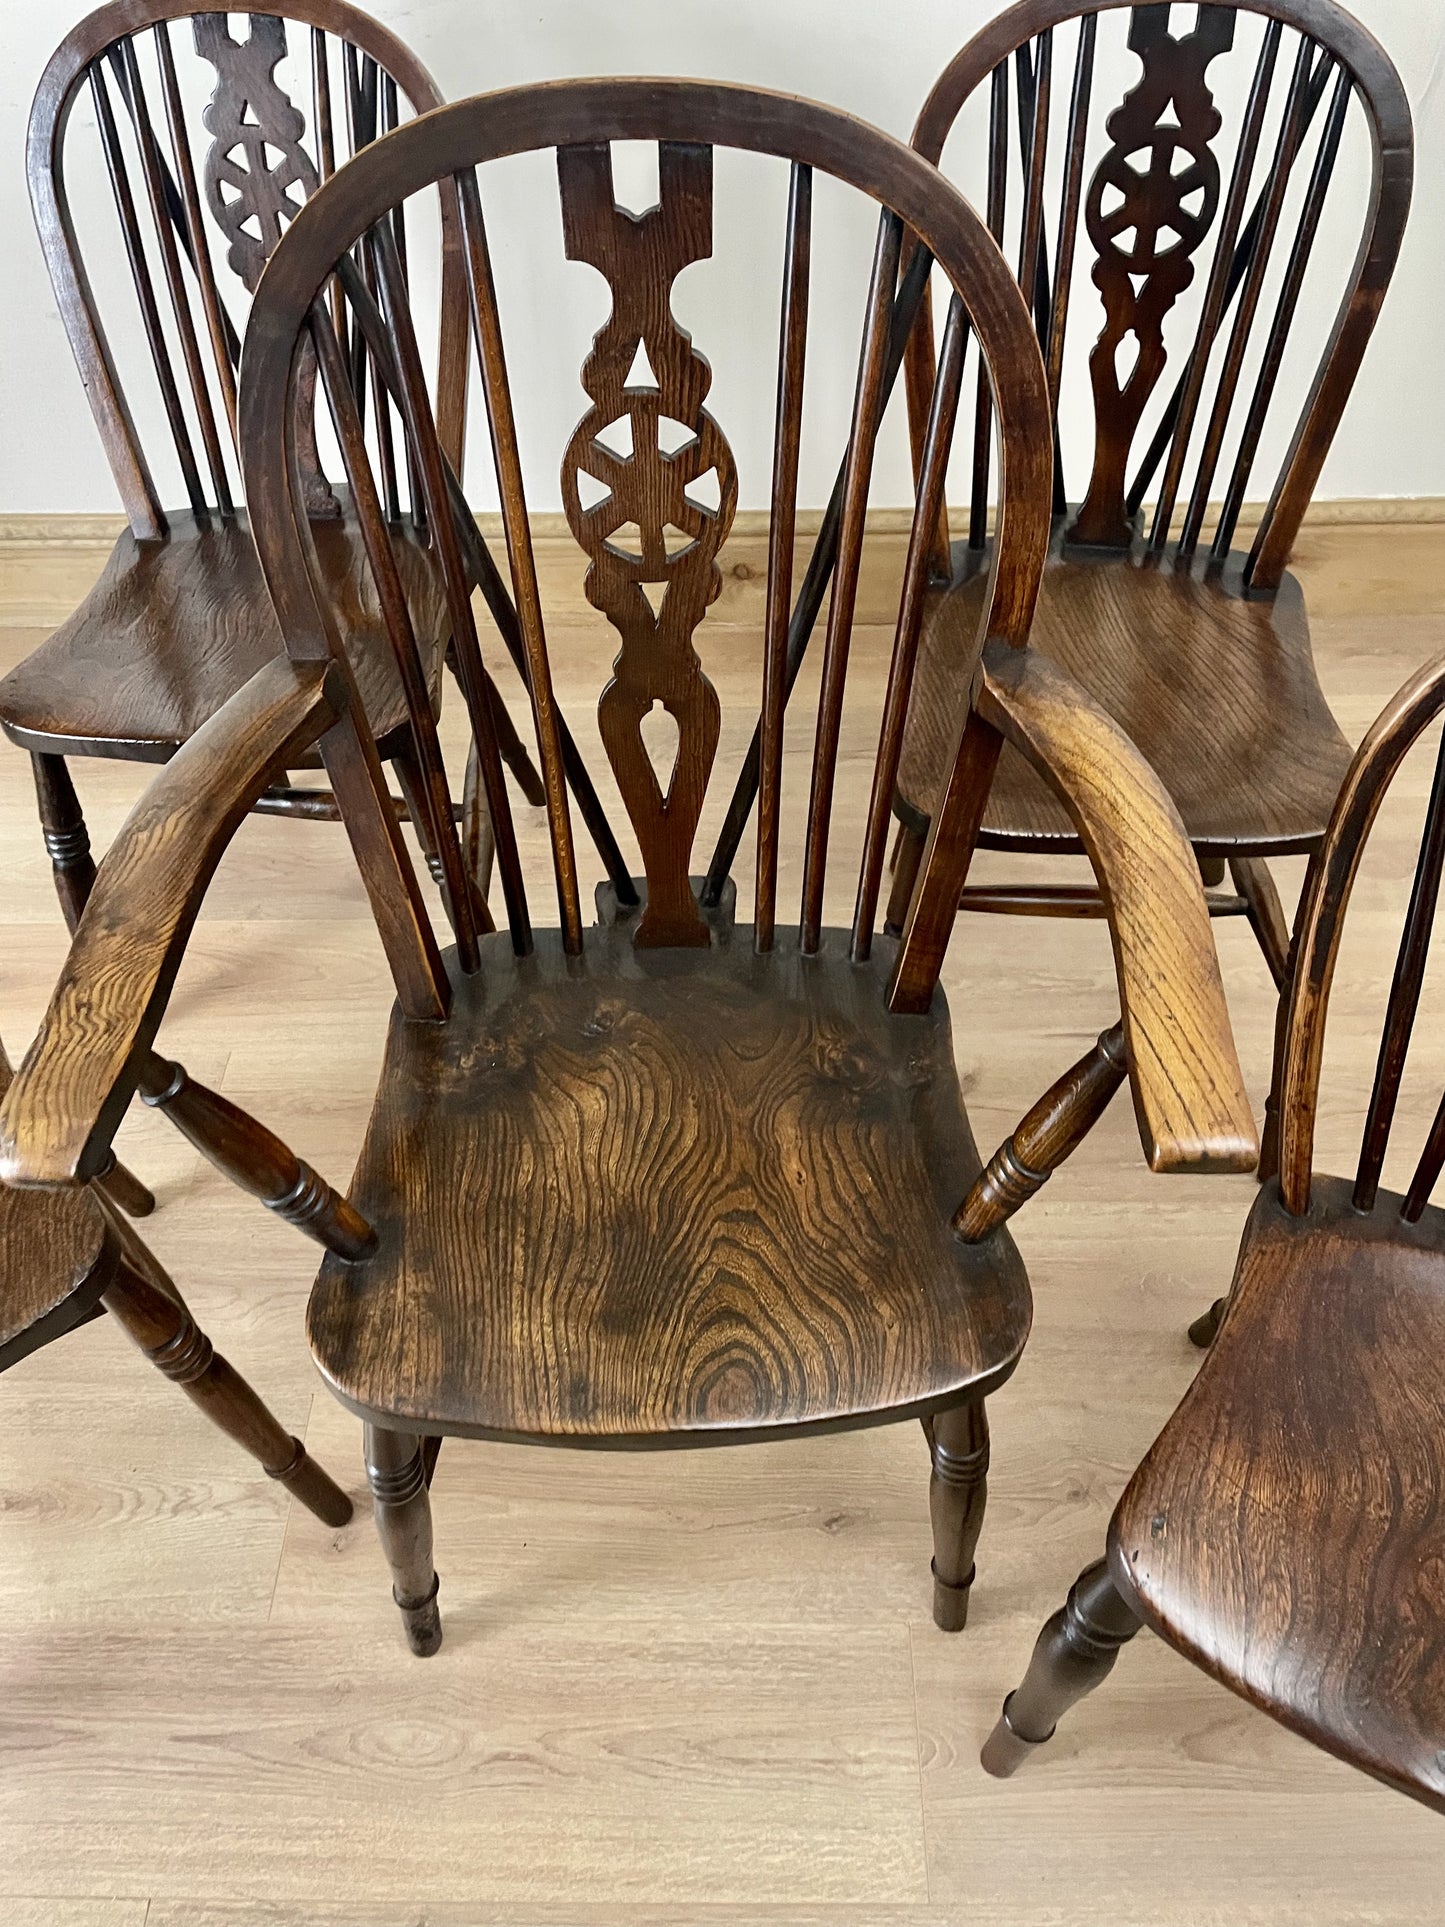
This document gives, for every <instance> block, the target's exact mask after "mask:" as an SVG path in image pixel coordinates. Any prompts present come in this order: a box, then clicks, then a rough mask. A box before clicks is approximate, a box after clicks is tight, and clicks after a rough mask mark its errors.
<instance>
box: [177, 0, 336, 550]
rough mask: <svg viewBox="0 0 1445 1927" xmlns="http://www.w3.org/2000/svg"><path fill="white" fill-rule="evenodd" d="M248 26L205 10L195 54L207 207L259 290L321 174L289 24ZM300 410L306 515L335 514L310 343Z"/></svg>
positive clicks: (240, 275)
mask: <svg viewBox="0 0 1445 1927" xmlns="http://www.w3.org/2000/svg"><path fill="white" fill-rule="evenodd" d="M249 23H250V31H249V33H248V35H247V37H246V39H244V40H237V39H236V38H235V36H234V35H233V34H232V32H231V18H230V16H229V15H228V14H223V13H200V14H197V15H196V16H195V17H194V19H193V20H192V23H191V25H192V30H193V32H194V34H195V40H196V52H197V53H198V54H199V55H200V56H201V58H202V59H203V60H205V61H208V62H209V63H210V65H211V66H212V67H214V68H215V70H216V89H215V92H214V93H213V94H212V95H211V99H210V102H209V104H208V106H207V107H206V110H205V112H204V113H203V114H202V116H201V121H202V124H203V126H204V127H205V129H206V132H207V133H208V134H209V135H210V136H211V145H210V149H209V151H208V152H207V154H206V160H205V169H204V180H205V189H206V204H207V206H208V207H209V208H210V210H211V214H212V217H213V218H214V220H215V222H216V225H217V226H218V227H219V228H220V230H221V232H222V233H223V234H224V235H225V236H226V239H227V241H228V243H229V246H228V249H227V253H226V261H227V264H228V266H229V267H230V269H231V271H232V273H233V274H234V275H235V276H236V277H237V279H238V280H239V281H241V282H242V283H243V285H244V286H245V287H246V289H247V290H248V291H249V292H250V293H252V294H254V293H255V292H256V284H257V283H258V282H259V281H260V279H261V271H262V269H263V268H264V267H265V265H266V263H267V261H269V260H270V258H271V255H272V253H273V252H274V250H275V248H276V244H277V242H278V241H279V240H280V239H281V234H282V224H283V222H289V221H291V220H292V219H293V218H294V216H295V215H296V214H297V213H298V212H299V211H300V208H301V204H302V202H303V201H304V200H305V199H306V197H307V196H308V195H309V194H311V193H314V191H315V189H316V185H317V177H316V169H315V168H314V167H313V166H312V163H311V158H310V156H309V155H308V154H307V152H306V150H305V148H304V147H302V145H301V136H302V134H303V133H304V132H305V131H306V122H305V120H304V118H303V117H302V115H301V114H300V113H299V112H298V111H297V109H296V108H295V107H294V106H293V105H292V104H291V101H290V100H289V99H288V98H287V96H286V95H285V94H284V93H283V92H282V91H281V88H280V87H279V86H278V85H277V83H276V77H275V70H276V67H277V65H278V63H279V62H280V61H282V60H284V59H285V57H286V23H285V21H284V20H281V19H278V18H277V17H276V16H275V15H273V14H265V13H253V14H251V15H250V16H249ZM273 156H274V157H275V158H274V159H273ZM296 409H297V430H298V440H299V445H300V460H301V472H302V476H303V479H304V482H305V488H306V508H307V513H308V514H309V515H311V516H312V517H322V518H327V519H330V518H334V517H336V516H339V515H340V513H341V506H340V504H339V503H338V501H337V500H336V497H335V496H334V495H333V494H332V492H331V489H330V487H329V485H328V483H327V481H326V477H325V476H324V475H323V474H322V472H321V457H320V454H319V452H318V450H317V447H316V360H315V355H314V353H313V352H312V350H311V348H310V344H309V343H308V344H307V347H306V350H305V362H304V364H303V367H302V370H301V378H300V380H299V382H298V384H297V391H296Z"/></svg>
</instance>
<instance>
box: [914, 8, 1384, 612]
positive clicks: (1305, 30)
mask: <svg viewBox="0 0 1445 1927" xmlns="http://www.w3.org/2000/svg"><path fill="white" fill-rule="evenodd" d="M1123 10H1124V0H1082V4H1081V0H1017V4H1015V5H1014V6H1012V7H1009V8H1007V9H1006V10H1005V11H1004V12H1003V13H1001V14H1000V15H999V16H998V17H997V18H996V19H995V20H992V21H990V22H989V23H988V24H987V25H986V26H985V27H984V28H982V29H981V30H980V32H979V33H978V34H976V35H975V36H974V38H973V39H972V40H971V41H970V42H969V44H968V46H967V47H966V48H965V49H964V50H963V51H962V52H961V53H960V54H959V55H958V56H957V58H956V59H955V60H954V61H953V62H952V64H951V65H950V66H949V67H948V68H946V69H945V70H944V72H943V74H942V75H941V77H940V78H939V80H938V82H937V84H936V85H935V87H934V89H933V92H932V93H931V94H930V96H929V98H928V100H927V102H926V103H925V105H924V108H923V111H922V113H921V114H920V115H919V119H918V123H917V126H916V128H915V130H914V136H913V144H914V146H915V147H916V148H917V149H918V151H919V152H920V153H922V154H923V155H924V156H925V157H926V158H927V159H929V160H931V161H934V162H938V161H940V160H941V158H942V156H943V150H944V145H945V142H946V141H947V139H948V136H949V134H950V132H951V131H952V129H953V127H954V124H955V122H956V120H957V118H958V116H959V114H960V112H961V110H962V109H963V107H964V105H965V103H966V102H967V101H968V100H969V99H970V97H971V96H972V95H974V94H975V93H976V92H977V91H978V90H980V89H982V88H983V87H984V85H985V83H987V85H988V88H989V111H988V127H989V133H988V176H987V181H988V185H987V205H988V219H989V225H990V228H991V229H992V231H993V233H994V235H995V236H996V238H998V239H999V240H1000V241H1002V240H1003V239H1004V236H1005V222H1006V216H1007V214H1008V207H1009V202H1010V199H1011V196H1012V195H1013V194H1015V193H1016V194H1018V195H1019V196H1020V197H1021V199H1020V201H1019V203H1018V215H1017V222H1016V230H1017V234H1018V252H1017V257H1016V258H1017V268H1018V279H1019V285H1020V287H1021V288H1022V289H1023V290H1024V292H1025V294H1026V296H1027V297H1028V299H1029V302H1030V305H1031V307H1032V309H1033V312H1034V316H1035V322H1036V325H1037V328H1038V333H1039V339H1040V342H1041V343H1042V344H1043V347H1044V353H1045V363H1046V367H1047V370H1048V380H1049V394H1050V401H1051V403H1052V406H1053V410H1054V421H1055V428H1056V431H1057V425H1058V409H1059V395H1060V386H1061V381H1062V375H1063V366H1064V351H1065V345H1066V338H1067V333H1068V327H1069V319H1070V305H1071V296H1072V294H1073V291H1074V283H1075V263H1076V256H1077V250H1078V245H1079V225H1080V220H1081V219H1082V222H1083V226H1084V238H1085V241H1086V243H1087V245H1088V246H1089V247H1091V248H1092V250H1093V256H1094V260H1093V269H1092V279H1093V283H1094V286H1095V287H1096V288H1097V290H1098V292H1099V295H1100V297H1101V300H1102V304H1103V309H1104V320H1103V326H1102V328H1101V331H1100V333H1099V335H1098V338H1097V340H1096V342H1095V343H1094V346H1093V349H1092V352H1091V354H1090V357H1089V372H1090V381H1091V387H1092V393H1093V406H1094V449H1093V462H1092V470H1091V474H1090V478H1089V483H1088V487H1087V490H1086V492H1085V494H1084V496H1083V499H1082V501H1081V502H1080V505H1079V507H1078V510H1077V513H1076V514H1075V516H1074V517H1073V520H1072V522H1071V523H1070V525H1069V527H1068V530H1067V536H1068V539H1070V540H1072V541H1074V542H1077V543H1080V544H1085V545H1088V546H1090V547H1099V548H1120V549H1125V548H1128V547H1129V546H1130V544H1131V543H1132V541H1133V540H1134V539H1135V533H1136V528H1137V527H1138V526H1139V522H1138V518H1139V517H1140V515H1141V511H1143V510H1144V508H1145V504H1146V501H1147V500H1148V499H1149V498H1150V496H1151V491H1152V499H1153V508H1152V512H1151V513H1150V514H1149V515H1148V516H1147V518H1146V519H1147V533H1148V541H1149V543H1150V546H1151V547H1152V548H1153V549H1155V550H1156V551H1162V550H1164V549H1165V548H1166V547H1167V546H1169V545H1170V544H1171V543H1177V552H1178V554H1179V555H1180V556H1181V557H1183V558H1185V559H1186V560H1188V559H1190V558H1192V557H1193V556H1194V555H1195V554H1196V552H1197V551H1198V550H1199V549H1200V547H1201V545H1203V544H1204V543H1205V542H1206V540H1207V543H1208V547H1209V551H1210V553H1211V555H1212V557H1213V558H1214V559H1215V560H1216V561H1222V560H1223V558H1224V557H1225V556H1226V555H1227V554H1228V553H1229V550H1230V548H1231V545H1232V543H1233V540H1234V536H1235V532H1236V529H1237V526H1238V522H1239V517H1240V512H1241V509H1242V508H1243V505H1244V501H1245V496H1246V492H1247V490H1248V489H1249V486H1250V483H1251V480H1252V478H1253V476H1254V474H1255V468H1256V463H1257V460H1258V457H1259V452H1260V446H1261V442H1262V440H1263V437H1264V434H1265V429H1266V426H1267V423H1268V422H1269V420H1270V418H1271V407H1272V404H1273V403H1274V402H1275V400H1276V395H1277V392H1278V390H1279V386H1280V373H1281V368H1282V365H1283V362H1284V358H1285V352H1286V347H1287V345H1288V342H1289V339H1290V336H1291V332H1292V329H1293V327H1294V323H1295V321H1296V318H1297V315H1298V312H1299V309H1300V296H1301V291H1302V289H1303V287H1304V283H1305V277H1306V271H1307V269H1308V267H1309V264H1310V258H1311V254H1312V252H1313V250H1314V246H1315V242H1316V240H1317V238H1318V235H1319V232H1320V227H1321V222H1322V217H1323V211H1324V206H1325V202H1326V200H1327V198H1328V196H1329V190H1330V186H1331V182H1332V180H1333V176H1334V171H1335V163H1336V160H1337V157H1338V154H1339V150H1340V145H1341V141H1342V138H1343V135H1344V132H1345V128H1346V123H1347V120H1348V118H1349V114H1350V109H1351V104H1352V103H1358V106H1359V110H1360V114H1361V116H1362V118H1363V121H1364V123H1365V126H1366V128H1367V131H1368V136H1369V140H1370V147H1371V156H1372V169H1371V179H1370V185H1369V191H1368V195H1367V197H1366V206H1365V211H1364V220H1363V227H1362V234H1361V241H1360V247H1359V252H1358V255H1357V257H1356V259H1355V261H1354V264H1353V267H1352V269H1351V270H1350V273H1349V276H1348V280H1347V284H1346V287H1345V290H1344V296H1343V300H1342V303H1341V306H1340V309H1339V313H1338V316H1337V319H1336V321H1335V324H1334V328H1333V330H1332V332H1331V334H1330V336H1329V339H1328V342H1327V344H1326V346H1325V348H1324V351H1323V354H1322V357H1321V360H1320V362H1319V365H1318V368H1317V370H1316V373H1315V376H1314V380H1313V382H1312V384H1311V386H1310V388H1309V391H1308V396H1307V399H1306V401H1305V404H1304V408H1303V410H1302V412H1301V414H1300V416H1299V419H1298V421H1297V423H1296V424H1295V427H1294V431H1293V435H1292V437H1291V439H1290V441H1289V444H1288V452H1287V454H1286V456H1285V459H1284V461H1283V464H1282V466H1281V468H1280V470H1279V473H1278V474H1277V476H1276V477H1275V478H1274V480H1273V483H1272V485H1271V489H1270V493H1269V499H1268V506H1267V508H1266V510H1265V512H1264V515H1263V517H1262V519H1261V521H1260V524H1259V527H1258V530H1257V532H1256V534H1255V537H1254V541H1253V546H1252V549H1251V551H1250V554H1249V557H1248V560H1247V564H1246V568H1245V577H1246V581H1247V583H1248V584H1249V585H1250V586H1252V587H1253V588H1254V589H1256V590H1259V591H1264V592H1272V591H1273V590H1275V589H1276V588H1278V586H1279V581H1280V578H1281V575H1282V572H1283V569H1284V566H1285V562H1286V560H1287V558H1288V555H1289V552H1290V549H1291V546H1292V545H1293V542H1294V538H1295V535H1296V533H1297V532H1298V529H1299V524H1300V521H1301V518H1302V517H1303V515H1304V512H1305V509H1306V508H1307V506H1308V504H1309V499H1310V495H1311V493H1312V492H1313V489H1314V486H1315V483H1316V481H1317V480H1318V478H1319V473H1320V469H1321V467H1322V465H1323V463H1324V459H1325V456H1326V454H1327V452H1328V450H1329V445H1330V442H1331V440H1332V438H1333V436H1334V433H1335V430H1336V429H1337V427H1338V426H1339V421H1340V416H1341V414H1342V412H1343V410H1344V407H1345V403H1346V401H1347V400H1348V398H1349V393H1350V389H1351V387H1352V385H1353V382H1354V379H1355V375H1356V373H1357V371H1358V369H1359V365H1360V360H1361V357H1362V356H1363V354H1364V351H1365V348H1366V345H1367V343H1368V341H1369V337H1370V334H1371V331H1372V329H1373V327H1374V324H1375V318H1376V316H1377V314H1378V312H1379V308H1380V303H1381V301H1382V299H1383V297H1384V293H1385V289H1386V287H1387V285H1388V283H1389V280H1390V276H1391V273H1392V272H1393V269H1394V265H1395V259H1396V256H1397V255H1398V252H1399V247H1400V240H1401V236H1402V234H1403V231H1404V226H1405V219H1406V215H1407V212H1408V209H1409V202H1410V192H1411V181H1412V171H1413V146H1412V134H1411V124H1410V111H1409V106H1408V103H1407V101H1406V98H1405V94H1404V90H1403V87H1402V86H1401V83H1400V79H1399V76H1398V74H1397V73H1396V71H1395V69H1394V67H1393V66H1392V64H1391V62H1390V60H1389V57H1388V56H1387V55H1386V54H1385V52H1384V50H1383V49H1382V48H1381V47H1380V46H1379V45H1378V43H1377V42H1376V41H1375V40H1374V39H1373V38H1372V37H1371V36H1370V35H1369V34H1368V33H1367V32H1366V30H1365V29H1364V28H1363V27H1362V26H1361V25H1360V24H1359V23H1358V22H1357V21H1356V20H1354V19H1353V18H1352V17H1351V16H1350V15H1349V14H1347V13H1346V12H1345V11H1344V9H1343V8H1342V7H1340V6H1338V5H1336V4H1335V3H1334V0H1222V3H1221V4H1206V5H1202V6H1199V7H1198V8H1197V9H1187V8H1184V7H1182V6H1176V7H1174V8H1173V9H1172V18H1171V9H1170V7H1169V6H1167V5H1145V6H1132V7H1130V8H1129V9H1128V20H1127V23H1125V22H1122V21H1121V22H1119V23H1112V22H1109V21H1107V20H1103V17H1104V16H1107V15H1111V14H1115V13H1121V12H1123ZM1251 16H1253V17H1256V18H1257V19H1258V20H1259V21H1260V23H1261V32H1260V36H1259V39H1258V43H1257V46H1255V48H1254V51H1253V61H1252V68H1251V70H1250V78H1249V81H1248V86H1247V89H1245V88H1241V89H1240V90H1239V91H1240V92H1241V94H1242V96H1243V101H1244V104H1243V109H1242V113H1241V115H1240V117H1239V121H1238V126H1237V129H1235V128H1233V127H1231V128H1229V129H1226V117H1225V115H1224V113H1223V112H1222V111H1221V109H1220V107H1219V105H1218V101H1219V99H1220V98H1221V97H1225V95H1226V86H1225V83H1226V81H1227V78H1228V76H1227V71H1226V70H1227V68H1228V65H1229V61H1230V60H1231V59H1232V60H1236V61H1238V60H1241V59H1244V60H1247V59H1248V57H1249V41H1250V38H1251V36H1250V35H1248V34H1247V33H1245V32H1244V31H1242V27H1243V20H1244V19H1248V18H1249V17H1251ZM1191 17H1192V25H1190V24H1189V21H1190V19H1191ZM1242 17H1243V18H1242ZM1101 20H1103V24H1102V27H1101ZM1176 22H1177V23H1179V24H1178V25H1176V24H1175V23H1176ZM1110 31H1113V32H1115V33H1120V32H1122V33H1126V34H1127V44H1128V49H1129V51H1130V52H1131V53H1132V54H1133V55H1134V56H1135V57H1136V58H1137V61H1138V63H1139V68H1140V72H1139V75H1138V78H1137V80H1136V81H1135V83H1134V85H1133V86H1132V87H1131V89H1130V90H1129V91H1128V92H1127V93H1126V95H1125V97H1124V99H1123V101H1122V102H1121V103H1119V104H1118V105H1116V106H1113V108H1112V111H1109V112H1108V113H1107V117H1106V118H1105V119H1104V122H1103V127H1102V130H1101V138H1102V140H1103V142H1104V146H1103V149H1102V152H1101V153H1100V154H1099V156H1098V159H1097V162H1096V164H1095V165H1094V167H1093V170H1092V172H1091V173H1087V178H1086V172H1087V169H1086V159H1087V152H1088V151H1090V150H1091V134H1092V133H1093V130H1094V124H1095V117H1096V116H1097V115H1098V113H1099V112H1100V110H1101V109H1102V108H1103V107H1104V102H1103V101H1101V99H1100V92H1101V90H1100V88H1099V87H1098V85H1097V81H1098V74H1099V67H1100V59H1101V55H1102V54H1104V53H1105V52H1106V51H1113V49H1112V48H1106V46H1105V42H1104V40H1103V38H1102V34H1104V33H1108V32H1110ZM1070 40H1071V41H1072V61H1071V64H1070V65H1069V80H1068V84H1067V86H1060V85H1056V83H1055V70H1056V67H1060V66H1064V65H1066V64H1067V63H1068V62H1069V51H1070V44H1069V43H1070ZM1241 78H1243V77H1242V76H1241ZM1011 92H1012V96H1013V102H1012V105H1013V108H1014V113H1013V114H1012V115H1011V112H1010V95H1011ZM1011 119H1012V120H1013V121H1014V122H1015V134H1014V138H1013V139H1012V140H1011V136H1010V124H1011ZM1060 122H1062V126H1061V127H1060V126H1059V125H1058V123H1060ZM1051 140H1056V141H1061V143H1062V144H1061V147H1060V148H1059V151H1058V154H1057V156H1055V155H1054V154H1053V153H1051V151H1050V142H1051ZM1011 150H1012V151H1011ZM1226 163H1227V166H1228V180H1227V183H1226V180H1225V168H1226ZM1050 201H1052V203H1053V205H1052V207H1050V205H1049V203H1050ZM1011 225H1012V224H1011ZM1206 261H1207V263H1208V265H1207V268H1206V267H1205V263H1206ZM1201 270H1202V271H1203V273H1204V279H1203V282H1202V293H1201V296H1200V298H1199V302H1198V309H1197V314H1196V315H1195V317H1194V318H1193V321H1192V325H1191V326H1190V327H1189V328H1188V329H1187V330H1185V331H1184V336H1183V338H1182V339H1180V340H1179V341H1178V342H1177V343H1175V342H1173V341H1172V340H1171V338H1170V337H1171V336H1172V335H1174V334H1178V333H1179V330H1178V327H1177V325H1176V328H1175V329H1174V330H1172V331H1171V330H1169V329H1168V328H1167V326H1166V324H1167V323H1168V321H1169V317H1170V315H1171V312H1172V311H1173V310H1174V309H1175V308H1176V306H1177V304H1178V303H1179V301H1180V299H1181V297H1182V296H1183V295H1184V294H1185V292H1186V290H1187V289H1189V288H1190V287H1191V286H1192V285H1193V284H1194V283H1195V282H1196V280H1197V278H1198V276H1199V274H1200V272H1201ZM1267 297H1270V298H1267ZM909 360H910V376H909V381H908V392H909V399H910V408H911V417H912V429H913V440H914V448H915V453H916V454H917V453H918V452H919V451H921V448H922V439H923V433H924V423H925V414H924V409H923V403H922V397H923V395H924V393H925V385H924V375H925V372H926V370H927V369H928V368H929V367H930V366H931V364H932V360H933V333H932V320H931V316H930V315H929V313H928V311H927V310H926V309H925V310H924V311H922V312H921V313H920V316H919V319H918V322H917V325H916V327H915V330H914V334H913V337H912V339H911V341H910V344H909ZM1170 373H1173V375H1174V380H1173V382H1172V385H1169V384H1166V381H1165V377H1166V375H1168V374H1170ZM988 409H989V401H988V394H987V388H986V385H985V384H981V385H980V389H979V394H978V400H977V405H976V414H977V424H978V426H977V430H976V434H975V441H974V456H973V473H972V488H971V495H970V503H969V518H968V539H969V542H970V544H971V545H972V546H974V547H975V548H981V547H982V546H983V544H984V542H985V541H986V539H987V518H988V510H989V473H990V459H991V449H990V442H989V437H988V435H987V433H986V432H985V431H986V428H987V421H988ZM1146 433H1147V440H1146V439H1145V438H1146ZM1141 445H1142V448H1143V452H1142V454H1141V453H1139V449H1140V447H1141ZM1131 471H1132V472H1131ZM1216 485H1218V486H1219V488H1220V489H1221V497H1220V506H1219V509H1218V513H1217V515H1216V516H1215V519H1214V521H1213V524H1212V527H1210V528H1208V529H1206V523H1207V522H1208V520H1209V507H1210V502H1211V500H1212V499H1213V494H1214V491H1215V488H1216ZM1066 506H1067V503H1066V494H1065V488H1064V478H1063V469H1062V455H1061V456H1060V462H1059V467H1058V468H1057V470H1056V475H1055V511H1056V513H1059V514H1064V513H1065V512H1066ZM1181 508H1182V520H1180V521H1179V523H1178V526H1177V532H1176V515H1177V513H1178V512H1179V511H1180V510H1181Z"/></svg>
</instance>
